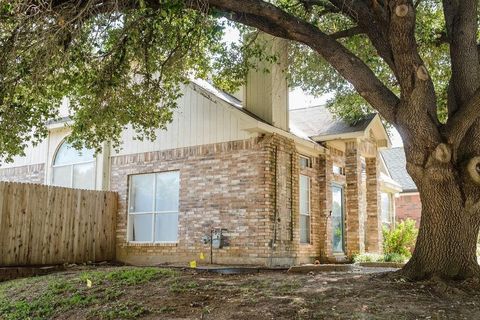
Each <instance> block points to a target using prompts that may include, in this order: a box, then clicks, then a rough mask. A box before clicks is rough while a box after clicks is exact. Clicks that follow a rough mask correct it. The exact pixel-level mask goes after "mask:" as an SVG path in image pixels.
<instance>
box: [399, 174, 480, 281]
mask: <svg viewBox="0 0 480 320" xmlns="http://www.w3.org/2000/svg"><path fill="white" fill-rule="evenodd" d="M455 169H457V168H455ZM453 172H460V171H457V170H451V167H450V165H449V166H448V167H445V166H437V167H435V168H429V169H428V170H427V172H424V174H423V175H422V179H418V177H417V179H415V177H414V180H416V182H417V185H418V187H419V192H420V197H421V200H422V215H421V222H420V230H419V234H418V238H417V243H416V246H415V250H414V252H413V255H412V258H411V259H410V261H409V262H408V263H407V264H406V265H405V267H404V268H403V269H402V270H401V272H400V273H401V274H402V275H404V276H406V277H407V278H409V279H411V280H421V279H428V278H431V277H439V278H442V279H456V280H458V279H466V278H470V277H480V266H479V265H478V262H477V256H476V248H477V237H478V232H479V220H480V219H479V218H478V214H477V212H476V210H474V208H472V206H468V205H466V204H468V201H466V200H465V194H464V193H463V192H462V191H461V190H463V187H464V186H463V184H464V183H465V181H463V182H462V181H461V180H460V181H459V179H458V178H457V179H456V178H455V174H454V173H453ZM413 175H415V174H413Z"/></svg>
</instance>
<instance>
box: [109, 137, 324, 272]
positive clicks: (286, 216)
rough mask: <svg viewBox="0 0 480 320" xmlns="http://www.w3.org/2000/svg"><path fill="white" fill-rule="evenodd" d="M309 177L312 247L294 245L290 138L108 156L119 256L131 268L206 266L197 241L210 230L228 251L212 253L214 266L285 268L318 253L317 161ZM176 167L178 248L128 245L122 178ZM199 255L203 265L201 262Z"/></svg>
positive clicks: (295, 175) (294, 158)
mask: <svg viewBox="0 0 480 320" xmlns="http://www.w3.org/2000/svg"><path fill="white" fill-rule="evenodd" d="M313 166H314V167H313V168H309V169H305V170H303V171H302V173H303V174H307V175H309V176H311V177H312V186H311V195H312V198H311V203H312V208H311V219H312V220H311V230H312V234H311V244H306V245H304V244H302V245H301V244H300V243H299V242H300V241H299V210H298V209H299V208H298V205H299V203H298V193H299V185H298V184H299V173H300V169H299V167H298V153H297V151H296V149H295V145H294V143H293V141H291V140H288V139H285V138H283V137H280V136H278V135H268V136H264V137H262V138H255V139H250V140H244V141H234V142H228V143H219V144H212V145H203V146H197V147H190V148H182V149H175V150H168V151H161V152H150V153H142V154H135V155H127V156H118V157H112V159H111V189H112V190H115V191H118V193H119V212H118V216H117V259H118V260H120V261H125V262H129V263H134V264H157V263H185V262H187V261H191V260H197V262H199V263H205V264H206V263H208V262H209V261H210V247H209V245H205V244H203V243H201V238H202V237H203V236H204V235H207V234H209V232H210V229H211V228H217V227H220V228H225V229H227V230H228V231H227V233H226V236H227V239H228V242H229V245H228V246H225V247H224V248H222V249H213V262H214V263H223V264H261V265H287V264H294V263H300V262H313V261H314V260H315V259H318V257H319V255H320V242H321V239H322V235H321V233H320V232H319V230H320V217H319V214H320V201H319V194H320V192H319V182H318V181H319V175H318V174H317V173H318V168H319V166H320V161H319V159H318V158H313ZM169 170H179V172H180V201H179V203H180V204H179V206H180V208H179V209H180V212H179V236H178V243H176V244H147V245H145V244H133V243H128V242H127V241H126V235H127V194H128V176H129V175H132V174H138V173H150V172H162V171H169ZM200 253H203V255H204V257H205V260H204V261H201V260H200V259H199V256H200Z"/></svg>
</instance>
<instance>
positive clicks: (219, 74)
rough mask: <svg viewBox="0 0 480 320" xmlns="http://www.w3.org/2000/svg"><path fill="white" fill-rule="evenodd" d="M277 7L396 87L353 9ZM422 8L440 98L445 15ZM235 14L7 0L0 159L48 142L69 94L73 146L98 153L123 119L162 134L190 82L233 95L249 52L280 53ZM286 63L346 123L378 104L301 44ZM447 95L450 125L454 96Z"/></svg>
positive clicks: (1, 37)
mask: <svg viewBox="0 0 480 320" xmlns="http://www.w3.org/2000/svg"><path fill="white" fill-rule="evenodd" d="M256 2H258V3H261V1H256ZM339 3H340V2H339ZM273 4H274V5H275V8H278V9H280V10H282V12H284V13H288V14H291V15H293V16H295V18H297V19H301V21H304V22H305V23H308V25H309V26H312V27H314V28H318V29H320V30H322V32H324V33H325V35H327V34H328V35H329V36H328V37H329V38H331V39H332V41H338V43H339V44H341V45H343V46H345V48H348V50H350V51H351V52H355V53H356V54H357V56H358V57H359V58H360V59H362V61H364V62H365V64H366V66H368V68H370V69H372V70H373V72H374V73H375V75H376V76H377V77H378V78H379V79H380V80H381V81H382V83H383V84H384V85H385V86H386V87H388V89H389V90H391V91H392V92H394V93H395V94H398V93H399V92H400V88H399V85H398V81H397V79H396V78H395V75H394V73H393V72H392V70H391V69H390V68H389V66H388V64H387V63H386V62H385V61H384V60H383V59H382V58H381V57H380V56H379V55H377V54H376V48H375V46H374V45H373V44H372V42H371V41H369V38H368V37H367V35H366V34H365V31H364V30H362V29H361V28H360V27H359V26H357V21H356V17H355V16H351V15H350V16H349V15H345V14H344V12H343V9H342V7H340V6H338V4H337V5H335V4H332V3H329V2H328V1H297V0H281V1H274V2H273ZM343 5H345V6H348V1H347V2H345V3H344V4H343ZM272 6H273V5H272ZM416 6H417V11H418V14H417V16H418V18H417V20H418V23H417V26H416V36H417V39H419V41H418V43H419V49H420V52H421V54H422V56H423V57H424V59H425V61H426V65H427V67H428V70H430V73H431V74H432V75H433V76H432V78H433V79H434V84H435V87H436V88H437V89H438V91H439V92H441V93H444V92H446V87H447V86H448V81H449V76H450V61H449V58H448V46H447V45H446V43H445V41H443V39H444V38H445V22H444V18H443V15H442V10H441V7H440V5H439V3H437V2H436V1H419V2H418V4H417V5H416ZM229 15H233V13H232V12H229V11H228V10H223V9H222V8H217V7H215V5H211V4H209V2H208V1H182V0H174V1H162V0H160V1H142V0H138V1H112V0H110V1H108V0H104V1H78V0H77V1H74V0H70V1H68V0H67V1H27V0H23V1H20V0H17V1H3V0H2V1H0V47H1V49H0V56H1V61H0V132H1V133H0V138H1V139H0V158H4V159H9V158H11V156H13V155H18V154H22V152H23V149H24V147H25V146H26V144H27V143H34V144H35V143H37V142H38V141H40V140H42V139H43V138H45V136H46V134H47V130H46V124H47V123H48V121H51V120H52V119H55V118H56V117H57V116H58V110H59V107H60V105H61V103H62V99H63V98H64V97H68V99H69V103H70V106H71V110H72V114H71V118H72V120H73V121H72V135H71V136H70V138H69V139H70V140H71V142H73V143H74V144H75V145H77V146H80V145H81V144H86V145H87V146H89V147H94V148H99V146H100V145H101V143H102V141H106V140H110V141H112V142H113V143H114V145H116V146H118V144H119V138H120V132H121V131H122V129H123V128H124V127H125V126H126V125H127V124H131V125H132V126H133V127H134V128H135V129H136V131H137V132H138V134H139V138H143V137H147V138H150V139H153V138H154V137H155V129H156V128H163V127H165V124H166V123H168V121H170V120H171V117H172V112H171V111H172V108H174V107H175V101H176V99H177V98H178V96H179V95H180V94H181V84H182V83H185V82H188V80H189V79H190V78H192V77H199V78H204V79H210V80H212V81H213V82H214V84H215V85H217V86H218V87H220V88H221V89H224V90H227V91H230V92H232V91H234V90H236V88H238V86H239V85H241V84H242V83H243V81H244V79H245V74H246V72H247V71H248V69H249V68H254V67H255V66H254V65H253V64H252V63H250V62H249V61H251V60H250V58H251V57H252V56H257V57H259V58H260V59H269V58H271V60H272V62H273V63H274V57H266V56H263V53H262V50H261V49H262V48H261V47H259V46H258V45H256V43H255V42H254V41H253V40H254V38H255V32H256V29H255V28H251V27H248V26H246V25H245V24H241V23H238V22H230V21H229V20H226V19H225V17H226V18H232V17H230V16H229ZM232 20H238V19H232ZM240 22H242V21H240ZM227 28H238V30H240V34H241V38H240V39H238V40H239V41H233V42H231V43H225V42H224V34H225V30H226V29H227ZM289 67H290V68H289V76H290V85H291V86H292V87H295V86H296V87H301V88H302V89H304V90H305V91H306V92H308V93H310V94H313V95H317V96H318V95H322V94H324V93H328V92H335V94H336V96H335V98H334V99H333V100H332V101H330V105H331V108H332V109H333V110H334V112H335V113H336V114H338V115H340V116H342V117H343V118H345V119H347V120H348V121H350V122H354V121H356V120H357V119H358V118H360V117H362V115H363V114H365V113H366V112H370V111H371V107H370V106H369V104H368V103H367V102H366V101H365V100H364V99H363V98H361V96H360V95H359V94H358V93H357V92H356V91H355V89H354V87H353V86H352V85H351V84H350V83H349V82H348V81H346V80H345V79H344V78H343V77H342V76H341V75H340V74H339V73H338V72H337V71H336V70H335V69H334V68H332V66H331V65H330V63H329V62H328V61H326V60H325V59H324V57H322V56H321V55H319V54H318V53H317V52H316V51H315V50H313V49H312V48H311V47H309V46H308V45H306V44H305V43H299V42H292V44H291V49H290V65H289ZM439 98H440V101H441V103H440V104H439V108H438V113H439V115H440V119H441V120H442V121H444V120H445V118H446V102H445V101H446V95H445V94H440V95H439ZM159 105H161V106H162V107H161V108H159V107H158V106H159Z"/></svg>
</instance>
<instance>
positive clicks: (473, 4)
mask: <svg viewBox="0 0 480 320" xmlns="http://www.w3.org/2000/svg"><path fill="white" fill-rule="evenodd" d="M442 2H443V11H444V15H445V22H446V26H447V36H448V39H449V40H450V58H451V62H452V78H453V84H454V87H453V92H454V94H455V99H456V101H457V103H456V105H457V106H458V107H459V108H462V107H463V105H464V104H466V103H467V102H468V100H469V99H470V98H471V97H472V96H473V94H474V93H475V91H476V90H477V89H478V88H479V86H480V63H479V52H478V49H477V31H478V30H477V29H478V22H477V13H478V11H477V10H478V0H462V1H448V0H443V1H442Z"/></svg>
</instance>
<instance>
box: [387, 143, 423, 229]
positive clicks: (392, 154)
mask: <svg viewBox="0 0 480 320" xmlns="http://www.w3.org/2000/svg"><path fill="white" fill-rule="evenodd" d="M380 153H381V157H382V160H383V161H384V163H385V166H386V167H387V170H388V172H389V173H390V175H391V177H393V179H395V181H397V182H398V183H399V184H400V185H401V187H402V191H401V192H400V193H399V194H398V195H397V198H396V199H395V211H396V221H401V220H404V219H406V218H410V219H413V220H415V221H416V222H417V227H419V225H420V215H421V213H422V202H421V200H420V194H419V193H418V189H417V186H416V185H415V182H413V180H412V178H411V177H410V175H409V174H408V172H407V169H406V165H407V161H406V159H405V151H404V150H403V147H400V148H391V149H385V150H382V151H381V152H380Z"/></svg>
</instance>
